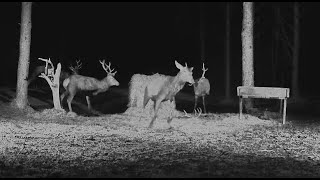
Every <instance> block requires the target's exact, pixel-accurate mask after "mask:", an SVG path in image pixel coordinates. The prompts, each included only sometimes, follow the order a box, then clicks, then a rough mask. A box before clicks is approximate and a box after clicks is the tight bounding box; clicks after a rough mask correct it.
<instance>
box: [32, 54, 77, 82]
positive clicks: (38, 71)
mask: <svg viewBox="0 0 320 180" xmlns="http://www.w3.org/2000/svg"><path fill="white" fill-rule="evenodd" d="M76 63H77V65H76V66H75V67H73V66H70V67H69V69H70V70H71V71H72V74H79V70H80V68H81V65H82V63H81V61H80V60H79V61H78V60H77V61H76ZM52 68H53V64H52V62H51V61H49V63H48V66H47V67H46V66H45V65H41V66H37V67H36V68H35V69H34V70H33V71H32V73H31V76H30V78H28V86H29V85H30V84H31V83H32V82H33V81H34V80H35V79H36V78H37V77H39V75H40V74H41V73H45V74H47V72H45V71H46V69H47V70H49V69H52ZM70 75H71V73H69V72H68V71H66V70H61V73H60V79H59V81H60V84H62V83H63V81H64V80H65V79H67V78H68V77H69V76H70Z"/></svg>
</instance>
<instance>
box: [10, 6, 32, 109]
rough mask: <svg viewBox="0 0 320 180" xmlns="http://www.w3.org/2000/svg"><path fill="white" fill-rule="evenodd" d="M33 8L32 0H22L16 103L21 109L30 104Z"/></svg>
mask: <svg viewBox="0 0 320 180" xmlns="http://www.w3.org/2000/svg"><path fill="white" fill-rule="evenodd" d="M31 10H32V2H22V6H21V28H20V29H21V30H20V57H19V64H18V72H17V89H16V99H15V100H14V101H15V102H14V104H15V105H16V106H17V107H18V108H19V109H25V108H26V107H27V104H28V81H27V79H28V73H29V58H30V43H31Z"/></svg>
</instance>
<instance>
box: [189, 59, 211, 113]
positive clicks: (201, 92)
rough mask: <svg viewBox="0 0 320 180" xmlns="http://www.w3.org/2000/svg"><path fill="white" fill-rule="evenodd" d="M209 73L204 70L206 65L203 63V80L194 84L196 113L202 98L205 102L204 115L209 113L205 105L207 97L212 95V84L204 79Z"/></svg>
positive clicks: (198, 80)
mask: <svg viewBox="0 0 320 180" xmlns="http://www.w3.org/2000/svg"><path fill="white" fill-rule="evenodd" d="M206 71H208V69H205V68H204V63H202V76H201V78H199V79H197V80H196V81H195V83H194V84H193V89H194V100H195V101H194V111H196V107H197V103H198V97H200V96H202V102H203V108H204V113H207V111H206V105H205V96H206V95H209V93H210V83H209V80H208V79H207V78H205V77H204V74H205V73H206Z"/></svg>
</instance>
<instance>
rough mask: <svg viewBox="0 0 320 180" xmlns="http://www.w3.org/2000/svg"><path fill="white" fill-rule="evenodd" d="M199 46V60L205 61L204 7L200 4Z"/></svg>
mask: <svg viewBox="0 0 320 180" xmlns="http://www.w3.org/2000/svg"><path fill="white" fill-rule="evenodd" d="M200 47H201V52H200V53H201V61H202V62H205V58H206V57H205V56H206V54H205V52H206V51H205V20H204V8H203V5H202V4H200Z"/></svg>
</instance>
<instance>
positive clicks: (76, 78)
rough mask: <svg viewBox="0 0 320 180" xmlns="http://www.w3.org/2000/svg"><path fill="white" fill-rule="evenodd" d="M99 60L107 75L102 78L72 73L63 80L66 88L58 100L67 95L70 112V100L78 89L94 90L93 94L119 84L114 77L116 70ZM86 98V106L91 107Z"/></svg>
mask: <svg viewBox="0 0 320 180" xmlns="http://www.w3.org/2000/svg"><path fill="white" fill-rule="evenodd" d="M99 62H100V63H101V65H102V68H103V69H104V70H105V71H106V73H107V76H106V77H105V78H103V79H102V80H98V79H96V78H93V77H88V76H82V75H78V74H74V75H71V76H70V77H69V78H67V79H65V80H64V81H63V87H64V88H65V89H66V91H65V92H64V93H63V94H62V95H61V96H60V100H61V102H62V100H63V99H64V97H65V96H67V95H68V98H67V103H68V107H69V111H70V112H72V107H71V102H72V100H73V98H74V96H75V95H76V93H77V92H78V91H94V92H93V93H92V95H94V96H95V95H97V94H99V93H101V92H105V91H107V90H108V89H109V88H110V87H111V86H119V82H118V81H117V80H116V79H115V78H114V76H115V74H116V73H117V71H116V72H113V71H114V69H112V70H111V68H110V66H111V63H109V65H107V64H106V63H105V60H103V61H99ZM88 98H89V97H87V102H88V108H89V109H91V105H90V101H88ZM89 106H90V107H89Z"/></svg>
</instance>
